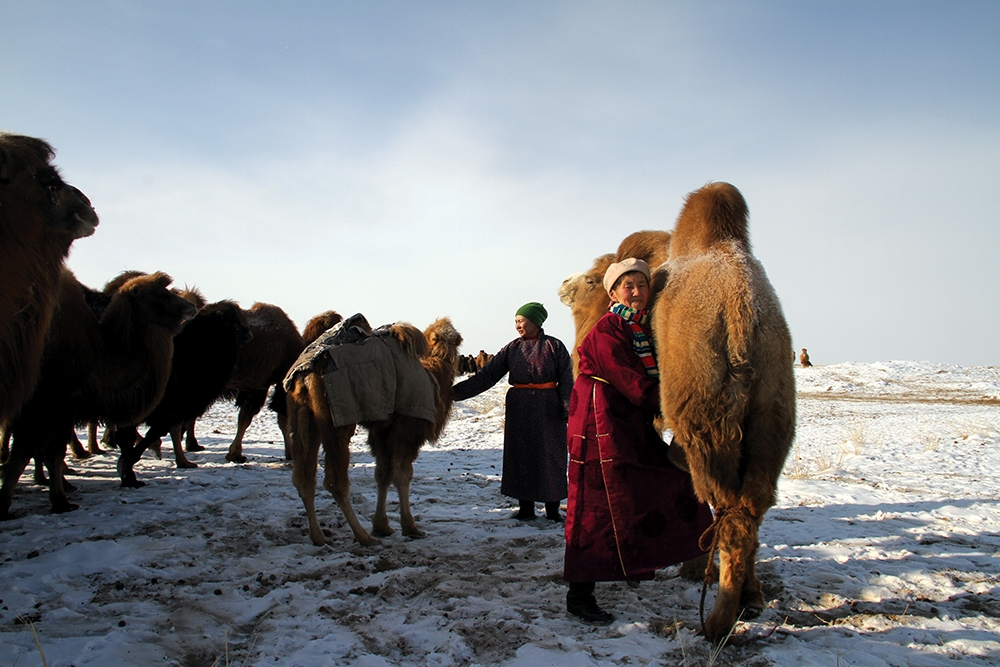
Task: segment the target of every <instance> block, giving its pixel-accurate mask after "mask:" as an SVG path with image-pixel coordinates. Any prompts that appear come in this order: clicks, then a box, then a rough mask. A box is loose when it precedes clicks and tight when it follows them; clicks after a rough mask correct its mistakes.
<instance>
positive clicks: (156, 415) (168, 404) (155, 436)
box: [127, 301, 250, 468]
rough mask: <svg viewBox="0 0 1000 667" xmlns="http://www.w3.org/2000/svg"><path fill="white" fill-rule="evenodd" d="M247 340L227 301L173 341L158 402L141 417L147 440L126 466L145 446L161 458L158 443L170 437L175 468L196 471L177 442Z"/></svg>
mask: <svg viewBox="0 0 1000 667" xmlns="http://www.w3.org/2000/svg"><path fill="white" fill-rule="evenodd" d="M249 340H250V328H249V327H248V326H247V324H246V318H245V317H244V314H243V309H242V308H240V307H239V306H238V305H236V303H234V302H232V301H218V302H216V303H210V304H208V305H206V306H205V307H204V308H202V309H200V310H199V311H198V314H197V315H195V316H194V319H192V320H191V321H190V322H188V323H186V324H185V325H184V328H183V329H182V330H181V332H180V333H178V334H177V335H176V336H174V356H173V359H172V360H171V363H170V379H169V380H168V381H167V388H166V390H164V392H163V398H162V399H160V402H159V403H157V404H156V407H155V408H154V409H153V411H152V412H150V413H149V415H148V416H147V417H146V425H147V426H148V427H149V428H148V430H147V431H146V435H145V436H143V438H142V440H141V441H140V442H139V444H137V445H136V446H135V449H134V451H133V454H132V456H133V457H134V459H135V460H133V461H130V462H127V465H128V466H129V467H131V466H132V465H134V464H135V463H136V461H138V460H139V457H141V456H142V452H143V451H145V450H146V448H147V447H150V448H153V449H154V450H155V451H156V453H157V456H159V455H160V451H159V450H160V439H161V438H162V437H163V436H165V435H167V434H168V433H169V434H170V439H171V441H172V443H173V447H174V461H175V462H176V463H177V467H178V468H197V467H198V466H197V465H196V464H194V463H192V462H191V461H189V460H188V458H187V456H185V455H184V449H183V447H182V446H181V437H182V433H183V431H184V429H185V428H186V427H187V426H188V424H189V423H192V422H193V421H194V420H195V419H197V418H198V417H200V416H201V415H202V414H204V413H205V411H206V410H208V408H210V407H211V406H212V404H213V403H215V401H216V400H218V399H219V397H220V396H222V394H223V393H224V392H225V390H226V384H227V383H228V382H229V378H230V376H231V375H232V374H233V368H234V367H235V366H236V358H237V356H238V355H239V353H240V348H242V347H243V345H245V344H246V343H247V341H249Z"/></svg>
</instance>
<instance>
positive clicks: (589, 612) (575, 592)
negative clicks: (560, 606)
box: [566, 582, 615, 625]
mask: <svg viewBox="0 0 1000 667" xmlns="http://www.w3.org/2000/svg"><path fill="white" fill-rule="evenodd" d="M566 611H567V612H569V614H570V615H571V616H575V617H576V618H577V619H579V620H580V621H582V622H583V623H586V624H587V625H610V624H611V622H612V621H614V620H615V617H614V616H612V615H611V614H609V613H608V612H606V611H604V610H603V609H601V608H600V607H598V606H597V599H596V598H595V597H594V582H570V584H569V593H567V594H566Z"/></svg>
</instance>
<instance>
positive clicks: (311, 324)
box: [302, 310, 344, 345]
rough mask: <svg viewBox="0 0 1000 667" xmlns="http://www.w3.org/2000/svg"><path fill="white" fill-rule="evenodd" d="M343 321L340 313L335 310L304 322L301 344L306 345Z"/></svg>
mask: <svg viewBox="0 0 1000 667" xmlns="http://www.w3.org/2000/svg"><path fill="white" fill-rule="evenodd" d="M343 319H344V318H343V317H341V316H340V313H338V312H337V311H335V310H328V311H326V312H323V313H320V314H319V315H316V316H315V317H313V318H312V319H310V320H309V321H308V322H306V326H305V328H304V329H303V330H302V342H303V343H305V344H306V345H308V344H309V343H311V342H313V341H314V340H316V339H317V338H319V337H320V336H321V335H322V334H323V332H325V331H326V330H327V329H330V328H331V327H333V326H335V325H336V324H337V323H338V322H340V321H341V320H343Z"/></svg>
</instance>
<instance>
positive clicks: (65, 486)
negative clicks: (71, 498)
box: [63, 479, 76, 491]
mask: <svg viewBox="0 0 1000 667" xmlns="http://www.w3.org/2000/svg"><path fill="white" fill-rule="evenodd" d="M63 489H65V490H66V491H76V484H72V483H70V482H69V481H68V480H66V479H63Z"/></svg>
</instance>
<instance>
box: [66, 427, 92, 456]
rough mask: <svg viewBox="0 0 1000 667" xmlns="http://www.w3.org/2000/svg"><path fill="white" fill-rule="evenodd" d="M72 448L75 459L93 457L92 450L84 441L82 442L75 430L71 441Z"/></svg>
mask: <svg viewBox="0 0 1000 667" xmlns="http://www.w3.org/2000/svg"><path fill="white" fill-rule="evenodd" d="M69 444H70V448H71V449H72V450H73V458H75V459H89V458H90V457H91V454H90V452H88V451H87V450H86V448H84V446H83V443H82V442H80V438H78V437H77V436H76V431H75V430H74V431H73V437H72V438H70V441H69Z"/></svg>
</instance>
